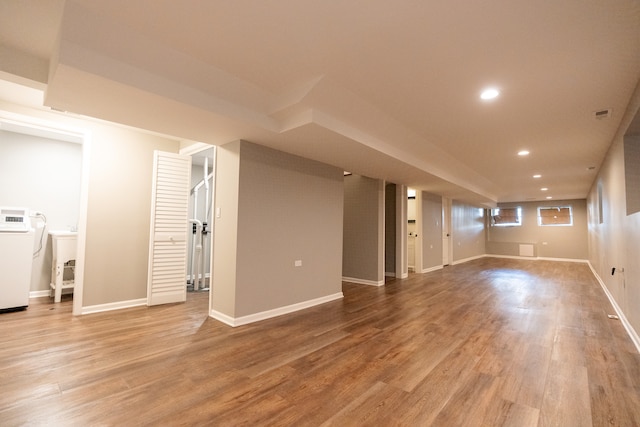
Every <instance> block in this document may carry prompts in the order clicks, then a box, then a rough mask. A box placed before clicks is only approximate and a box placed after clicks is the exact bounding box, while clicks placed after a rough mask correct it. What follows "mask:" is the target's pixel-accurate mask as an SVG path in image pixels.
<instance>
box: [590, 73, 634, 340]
mask: <svg viewBox="0 0 640 427" xmlns="http://www.w3.org/2000/svg"><path fill="white" fill-rule="evenodd" d="M639 109H640V85H639V86H638V88H637V89H636V92H635V94H634V96H633V97H632V99H631V101H630V103H629V107H628V111H627V114H626V115H625V117H624V118H623V122H622V125H621V130H620V131H619V132H618V134H617V135H616V136H615V138H614V139H613V142H612V145H611V147H610V148H609V151H608V153H607V156H606V157H605V160H604V162H603V163H602V165H601V167H600V170H599V172H598V175H597V177H596V179H595V180H594V183H593V185H592V187H591V190H590V192H589V195H588V197H587V211H588V222H589V226H588V242H589V244H588V246H589V262H590V263H591V266H592V268H593V269H594V270H595V272H596V273H597V274H598V276H599V277H600V279H601V281H602V283H603V284H604V285H605V287H606V289H607V291H608V292H609V294H610V295H611V296H612V297H613V299H614V300H615V302H616V304H617V305H618V307H619V309H620V310H621V311H622V313H623V314H624V317H625V318H626V320H627V321H628V323H629V324H630V326H631V327H632V328H633V330H634V331H633V332H634V335H635V340H636V345H637V346H638V345H640V342H638V332H640V213H633V214H630V215H627V193H628V191H629V190H637V189H631V188H627V185H628V183H627V182H626V181H625V175H626V174H628V172H627V169H628V168H633V169H635V170H636V171H637V168H638V164H637V163H635V164H634V163H627V164H625V153H624V143H625V139H627V140H628V139H629V138H633V139H635V138H638V137H639V135H638V133H635V134H628V135H624V133H625V132H626V129H627V127H628V126H629V124H630V123H631V121H632V120H633V119H634V117H635V120H636V122H638V121H640V112H639ZM635 128H636V129H640V127H639V126H638V125H637V123H636V127H635ZM599 189H600V191H598V190H599ZM613 268H615V269H616V271H615V273H613V274H612V269H613ZM622 269H624V272H623V271H622Z"/></svg>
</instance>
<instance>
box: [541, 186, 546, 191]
mask: <svg viewBox="0 0 640 427" xmlns="http://www.w3.org/2000/svg"><path fill="white" fill-rule="evenodd" d="M547 190H548V188H547V187H542V188H541V189H540V191H547Z"/></svg>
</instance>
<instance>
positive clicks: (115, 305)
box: [80, 298, 147, 314]
mask: <svg viewBox="0 0 640 427" xmlns="http://www.w3.org/2000/svg"><path fill="white" fill-rule="evenodd" d="M141 305H147V299H146V298H140V299H133V300H129V301H118V302H111V303H108V304H98V305H89V306H87V307H82V311H81V312H80V314H92V313H100V312H103V311H111V310H120V309H122V308H131V307H139V306H141Z"/></svg>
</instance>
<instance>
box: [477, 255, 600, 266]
mask: <svg viewBox="0 0 640 427" xmlns="http://www.w3.org/2000/svg"><path fill="white" fill-rule="evenodd" d="M484 256H485V257H487V258H508V259H526V260H529V261H559V262H579V263H584V264H587V263H589V261H588V260H586V259H576V258H551V257H535V256H519V255H495V254H484Z"/></svg>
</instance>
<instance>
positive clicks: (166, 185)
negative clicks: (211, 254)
mask: <svg viewBox="0 0 640 427" xmlns="http://www.w3.org/2000/svg"><path fill="white" fill-rule="evenodd" d="M190 183H191V157H189V156H182V155H179V154H173V153H165V152H162V151H155V152H154V155H153V190H152V192H153V194H152V200H151V229H150V233H149V273H148V279H147V305H157V304H168V303H172V302H183V301H185V299H186V276H187V231H188V222H187V221H188V208H189V185H190Z"/></svg>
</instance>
